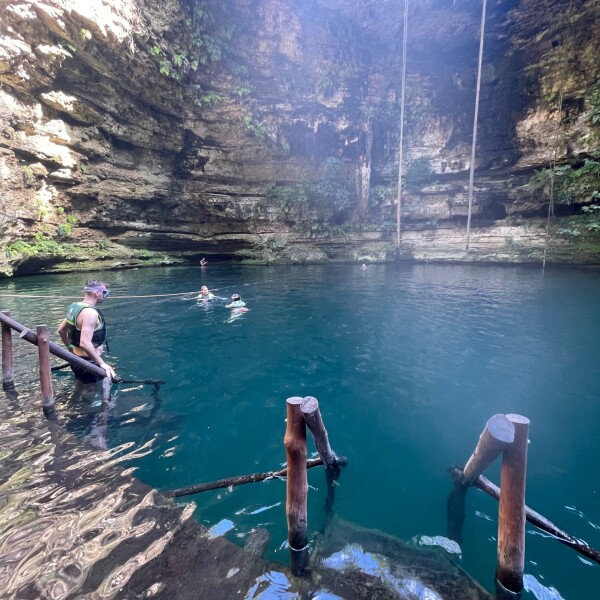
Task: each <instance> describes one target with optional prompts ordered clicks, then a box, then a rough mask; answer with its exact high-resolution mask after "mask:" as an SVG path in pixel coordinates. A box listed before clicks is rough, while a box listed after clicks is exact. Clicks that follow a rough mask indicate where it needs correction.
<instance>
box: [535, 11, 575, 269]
mask: <svg viewBox="0 0 600 600" xmlns="http://www.w3.org/2000/svg"><path fill="white" fill-rule="evenodd" d="M572 6H573V0H570V2H569V9H568V10H567V12H565V13H563V21H562V30H563V37H562V39H561V44H560V46H561V48H562V57H561V63H562V64H561V67H562V68H561V75H560V83H559V90H558V115H557V117H556V127H555V129H554V144H553V148H552V158H551V159H550V200H549V202H548V217H547V219H546V235H545V236H544V256H543V258H542V273H543V272H544V271H545V270H546V255H547V254H548V242H549V241H550V217H552V216H554V179H555V177H556V157H557V155H558V141H559V138H560V126H561V123H562V105H563V96H564V87H565V77H566V74H567V68H566V67H567V51H566V50H565V44H564V37H565V36H564V32H565V31H566V28H567V23H568V18H569V17H570V15H571V7H572Z"/></svg>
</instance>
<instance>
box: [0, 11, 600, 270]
mask: <svg viewBox="0 0 600 600" xmlns="http://www.w3.org/2000/svg"><path fill="white" fill-rule="evenodd" d="M570 5H571V12H570V13H569V14H566V13H565V10H566V7H564V6H562V3H561V2H560V1H559V0H522V1H521V2H506V3H500V4H499V5H498V6H495V7H493V8H491V9H490V10H491V13H490V14H489V16H488V23H487V36H486V54H485V68H484V80H483V88H482V98H481V112H480V135H479V139H480V144H479V148H478V158H477V161H478V163H477V177H476V186H475V198H474V212H473V225H474V227H473V232H472V237H471V246H470V250H469V252H467V251H466V250H465V224H466V214H467V183H468V169H469V161H470V136H471V127H472V112H473V102H474V84H475V73H476V57H477V45H478V28H479V17H480V14H479V10H480V3H478V2H475V1H474V0H473V1H471V0H469V1H465V2H461V3H456V2H452V1H451V0H428V1H427V2H423V3H421V4H420V6H419V7H418V8H417V7H415V8H414V9H413V12H412V13H411V15H410V19H411V21H410V23H411V27H410V31H409V49H408V59H409V63H408V82H407V103H408V104H407V120H406V123H407V136H408V137H407V143H406V146H407V155H406V160H407V173H408V172H410V169H411V165H417V166H418V165H419V164H421V166H424V165H425V164H426V165H427V173H426V174H425V175H423V173H421V174H420V175H419V173H418V169H417V173H416V175H415V174H414V173H413V181H412V183H411V185H410V186H409V188H408V189H407V191H406V193H405V194H404V199H403V215H402V221H403V225H402V228H403V235H402V245H401V249H400V251H399V252H398V250H397V248H396V243H395V224H394V220H395V206H394V205H393V203H394V202H395V195H396V192H395V187H394V186H395V185H396V179H397V160H398V157H397V152H398V132H397V129H398V102H399V95H400V94H399V92H400V90H399V80H400V77H399V74H400V58H401V34H400V32H401V27H402V23H401V19H402V6H401V3H400V2H399V1H396V0H386V1H385V2H381V1H379V2H375V1H371V2H357V1H354V0H314V1H313V2H308V3H302V4H301V5H299V4H298V3H297V2H292V1H291V0H259V1H258V2H250V1H249V0H235V1H234V2H231V3H228V5H227V9H225V8H224V7H223V5H222V3H220V2H217V1H216V0H206V1H203V2H201V1H200V0H198V1H196V2H194V1H193V0H185V1H184V0H181V1H176V0H167V1H165V2H161V3H159V4H156V3H153V2H148V1H147V0H121V1H117V0H110V1H104V2H101V1H100V0H89V1H88V2H85V3H81V2H74V1H73V0H29V1H23V2H7V1H6V0H0V9H1V10H2V14H3V19H2V23H1V24H0V81H1V83H2V87H1V89H0V180H1V181H2V195H1V198H0V213H1V215H2V221H1V225H0V231H1V232H2V241H1V243H2V254H1V255H0V269H1V270H2V271H3V272H4V273H5V274H11V273H13V272H16V273H27V272H39V271H59V270H73V269H77V268H87V269H94V268H106V267H117V268H118V267H122V266H138V265H144V264H162V263H172V262H177V261H185V260H190V259H195V258H197V257H198V256H200V255H208V256H217V257H220V258H225V259H228V258H231V259H244V260H258V261H265V262H268V261H276V262H306V261H310V262H319V261H349V260H356V261H381V260H395V259H397V258H400V259H416V260H439V261H496V262H537V261H540V260H541V258H542V255H543V253H544V248H545V247H547V259H548V261H550V262H572V263H587V264H590V263H591V264H597V263H598V262H600V239H599V234H598V230H597V229H595V228H594V223H596V221H597V220H598V218H597V216H596V215H597V214H598V213H597V212H593V210H592V209H590V207H591V206H594V205H597V204H598V197H599V195H600V191H599V188H600V184H599V183H598V180H600V167H599V168H598V169H596V171H594V169H595V167H594V164H596V163H597V158H598V154H597V148H598V146H599V145H600V142H599V137H598V136H599V133H598V128H599V127H600V118H599V119H596V117H595V115H596V116H597V115H600V91H599V90H600V87H599V86H600V83H599V82H600V61H599V60H598V57H599V56H600V48H599V42H598V40H599V39H600V30H599V28H600V25H599V24H600V6H599V5H598V3H596V2H584V1H583V0H578V1H577V0H576V1H574V2H572V3H571V4H570ZM558 123H560V124H558ZM554 160H555V161H556V162H557V164H558V165H559V167H561V168H563V171H562V172H561V175H560V177H563V179H562V180H561V179H560V178H559V179H557V180H556V183H557V194H556V198H555V200H556V205H555V207H554V216H552V217H551V219H550V229H549V235H547V222H548V219H547V215H548V203H549V197H548V189H547V188H548V186H547V185H546V182H545V180H544V177H546V179H548V173H549V171H544V169H547V167H548V166H549V165H550V164H551V163H552V162H553V161H554ZM419 161H421V162H420V163H419ZM586 161H587V162H586ZM590 165H592V166H591V167H590ZM329 167H331V168H330V170H329V171H327V169H328V168H329ZM334 167H335V168H334ZM583 167H585V168H586V169H588V171H589V173H587V172H586V173H584V175H585V176H584V177H582V176H581V173H582V171H581V169H582V168H583ZM332 169H333V170H332ZM536 169H537V170H540V171H539V174H537V175H536V172H535V171H536ZM536 177H537V179H536ZM566 177H573V182H575V183H574V185H575V184H577V185H575V188H576V190H575V193H572V194H568V193H566V192H565V193H563V194H561V193H559V192H560V191H561V185H562V183H561V182H564V181H566V179H564V178H566ZM532 178H533V184H534V185H532ZM582 181H583V184H582ZM327 186H329V187H327ZM340 189H341V190H343V194H345V196H344V197H343V198H341V199H340V195H339V194H338V196H337V197H338V200H336V190H340ZM315 190H317V191H315ZM323 190H325V191H323ZM332 190H333V192H332ZM319 194H325V196H320V197H319ZM328 194H329V196H328ZM323 198H325V200H323ZM332 198H333V200H332ZM336 201H339V205H336V204H335V202H336ZM327 202H329V204H327ZM331 202H333V204H331ZM586 209H588V210H586ZM598 212H600V211H598ZM594 217H595V218H596V221H594ZM599 227H600V226H599Z"/></svg>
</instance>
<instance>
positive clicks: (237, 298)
mask: <svg viewBox="0 0 600 600" xmlns="http://www.w3.org/2000/svg"><path fill="white" fill-rule="evenodd" d="M237 300H241V297H240V295H239V294H232V295H231V301H232V302H235V301H237Z"/></svg>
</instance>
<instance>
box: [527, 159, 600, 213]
mask: <svg viewBox="0 0 600 600" xmlns="http://www.w3.org/2000/svg"><path fill="white" fill-rule="evenodd" d="M595 156H596V157H598V158H600V157H599V156H598V153H595ZM528 186H529V189H530V190H532V191H541V192H542V193H543V194H544V195H545V196H547V197H548V198H550V196H551V195H552V193H553V194H554V201H555V202H557V203H558V204H572V203H577V204H582V203H589V202H592V201H596V200H600V161H599V160H595V159H589V158H586V159H585V161H584V163H583V164H582V165H579V166H572V165H559V166H557V167H555V169H554V172H553V171H552V169H537V170H536V171H535V172H534V174H533V176H532V177H531V179H530V180H529V183H528Z"/></svg>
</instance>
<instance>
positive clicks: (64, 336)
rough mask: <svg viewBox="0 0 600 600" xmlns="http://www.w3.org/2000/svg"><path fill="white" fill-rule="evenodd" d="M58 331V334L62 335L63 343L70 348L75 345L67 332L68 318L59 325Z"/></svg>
mask: <svg viewBox="0 0 600 600" xmlns="http://www.w3.org/2000/svg"><path fill="white" fill-rule="evenodd" d="M56 333H58V335H60V339H61V340H62V343H63V344H64V345H65V347H66V348H68V349H69V350H70V349H71V348H72V347H73V345H72V344H71V342H70V341H69V336H68V334H67V320H66V319H63V320H62V323H61V324H60V325H59V326H58V329H57V330H56Z"/></svg>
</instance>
